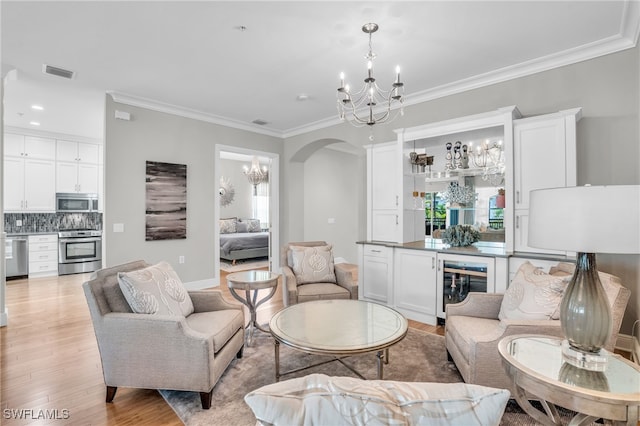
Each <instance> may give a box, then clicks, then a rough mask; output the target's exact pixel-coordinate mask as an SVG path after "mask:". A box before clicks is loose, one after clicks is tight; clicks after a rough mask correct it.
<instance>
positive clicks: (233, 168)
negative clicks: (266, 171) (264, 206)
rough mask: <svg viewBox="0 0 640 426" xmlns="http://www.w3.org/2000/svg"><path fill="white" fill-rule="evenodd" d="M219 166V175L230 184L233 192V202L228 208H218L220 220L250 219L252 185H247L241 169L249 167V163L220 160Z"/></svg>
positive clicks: (247, 182)
mask: <svg viewBox="0 0 640 426" xmlns="http://www.w3.org/2000/svg"><path fill="white" fill-rule="evenodd" d="M219 164H220V173H221V174H222V176H224V177H225V178H227V179H228V180H229V181H230V182H231V185H232V186H233V189H234V190H235V196H234V198H233V202H232V203H231V204H229V205H228V206H224V207H222V206H220V218H221V219H224V218H226V217H237V218H240V219H247V218H251V217H252V210H253V209H252V207H251V197H252V194H253V185H251V183H249V181H248V180H247V178H246V176H245V175H244V173H243V169H242V166H245V165H250V162H247V161H237V160H228V159H220V163H219Z"/></svg>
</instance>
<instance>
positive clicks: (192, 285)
mask: <svg viewBox="0 0 640 426" xmlns="http://www.w3.org/2000/svg"><path fill="white" fill-rule="evenodd" d="M218 285H220V283H217V282H216V280H215V279H214V278H210V279H208V280H199V281H191V282H188V283H184V287H185V288H186V289H187V290H202V289H204V288H211V287H218Z"/></svg>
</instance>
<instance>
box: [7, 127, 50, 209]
mask: <svg viewBox="0 0 640 426" xmlns="http://www.w3.org/2000/svg"><path fill="white" fill-rule="evenodd" d="M4 142H5V157H4V210H5V211H6V212H23V211H32V212H36V211H37V212H49V211H55V161H54V160H55V140H53V139H47V138H40V137H32V136H23V135H18V134H10V133H6V134H5V135H4Z"/></svg>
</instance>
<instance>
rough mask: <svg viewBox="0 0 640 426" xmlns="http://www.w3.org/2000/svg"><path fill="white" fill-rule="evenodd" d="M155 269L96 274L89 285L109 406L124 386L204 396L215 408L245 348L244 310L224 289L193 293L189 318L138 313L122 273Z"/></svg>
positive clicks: (130, 266) (133, 266) (205, 404)
mask: <svg viewBox="0 0 640 426" xmlns="http://www.w3.org/2000/svg"><path fill="white" fill-rule="evenodd" d="M147 266H149V265H148V264H147V263H145V262H143V261H141V260H140V261H136V262H131V263H127V264H124V265H119V266H115V267H112V268H106V269H101V270H99V271H96V272H95V273H94V274H93V275H92V276H91V279H90V280H89V281H87V282H85V283H84V284H83V289H84V293H85V296H86V298H87V303H88V304H89V311H90V313H91V320H92V322H93V327H94V331H95V334H96V339H97V341H98V348H99V350H100V358H101V361H102V371H103V375H104V383H105V385H106V391H107V394H106V401H107V402H112V401H113V398H114V397H115V394H116V390H117V389H118V387H122V386H124V387H134V388H145V389H172V390H184V391H194V392H199V393H200V399H201V403H202V408H204V409H208V408H210V406H211V400H212V394H213V387H214V386H215V384H216V382H217V381H218V379H219V378H220V376H222V373H224V371H225V369H226V368H227V366H228V365H229V364H230V363H231V361H232V360H233V359H234V357H238V358H241V357H242V350H243V347H244V314H243V311H242V307H241V305H239V304H236V303H229V302H227V301H226V300H225V299H223V297H222V293H221V292H220V291H218V290H201V291H190V292H189V297H190V298H191V301H192V303H193V307H194V312H193V313H192V314H190V315H188V316H186V317H182V316H174V315H150V314H139V313H133V312H132V310H131V308H130V307H129V304H128V303H127V300H126V299H125V297H124V295H123V294H122V291H121V290H120V287H119V285H118V279H117V274H118V272H130V271H134V270H138V269H142V268H145V267H147Z"/></svg>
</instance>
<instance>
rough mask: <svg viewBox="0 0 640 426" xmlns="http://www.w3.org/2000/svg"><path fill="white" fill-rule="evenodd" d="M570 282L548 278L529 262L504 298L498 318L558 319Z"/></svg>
mask: <svg viewBox="0 0 640 426" xmlns="http://www.w3.org/2000/svg"><path fill="white" fill-rule="evenodd" d="M570 278H571V277H570V276H567V277H563V276H554V275H549V274H547V273H546V272H544V271H542V270H541V269H540V268H537V267H536V266H534V265H532V264H531V263H530V262H525V263H523V264H522V265H520V268H518V272H516V275H515V277H514V278H513V281H512V282H511V284H510V285H509V288H508V289H507V291H506V292H505V294H504V298H503V299H502V305H501V306H500V313H499V315H498V318H500V319H501V320H505V319H514V320H515V319H525V320H548V319H557V318H558V314H559V310H560V302H561V301H562V296H563V294H564V290H565V289H566V286H567V284H568V282H569V279H570Z"/></svg>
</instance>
